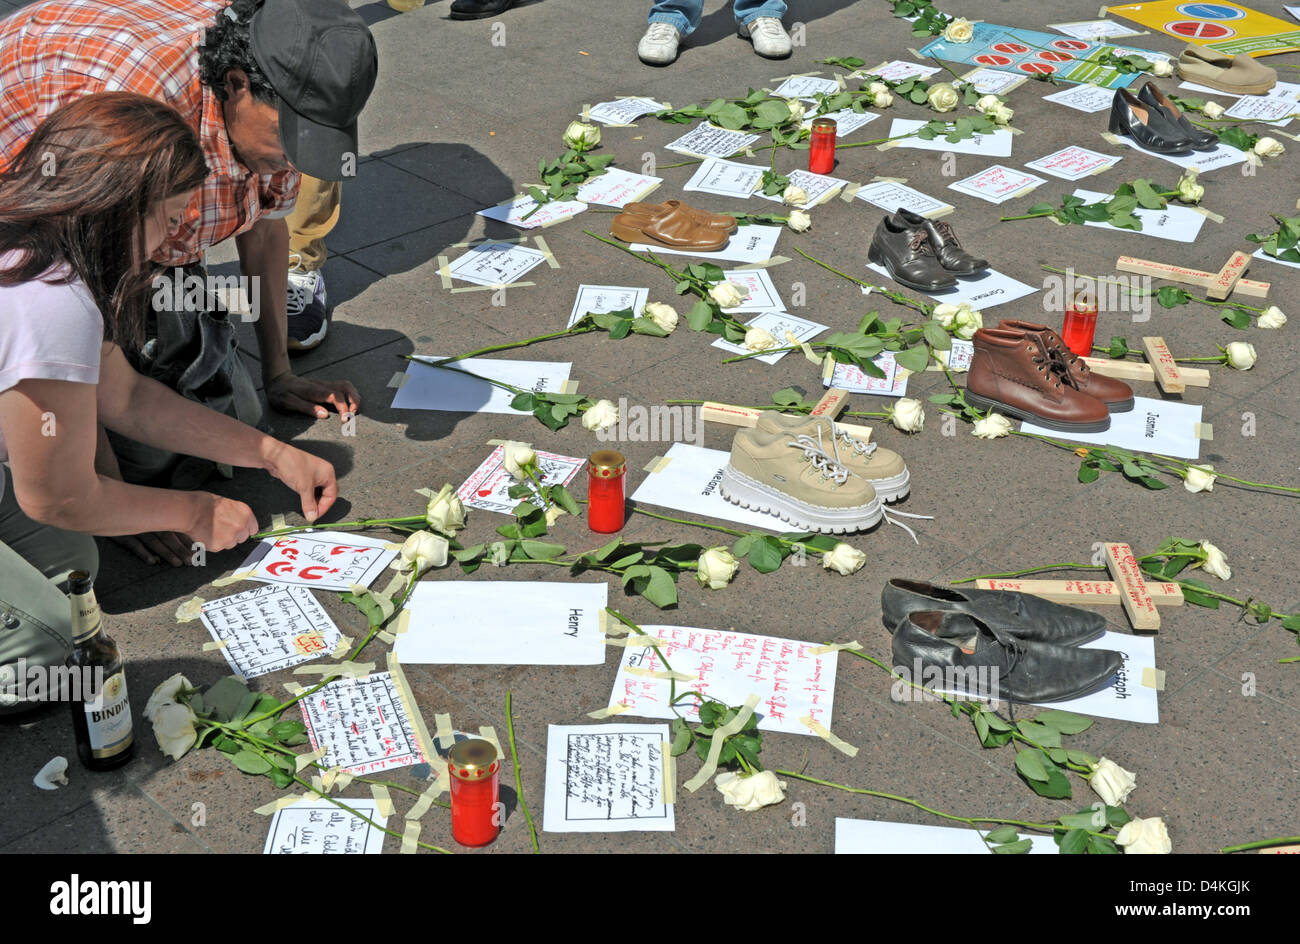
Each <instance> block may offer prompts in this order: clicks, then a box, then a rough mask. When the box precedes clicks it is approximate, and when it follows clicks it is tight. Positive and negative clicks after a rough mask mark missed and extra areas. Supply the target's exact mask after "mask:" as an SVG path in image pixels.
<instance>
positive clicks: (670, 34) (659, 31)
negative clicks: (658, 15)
mask: <svg viewBox="0 0 1300 944" xmlns="http://www.w3.org/2000/svg"><path fill="white" fill-rule="evenodd" d="M681 41H682V34H681V33H679V32H677V27H675V26H673V25H672V24H671V23H651V24H650V28H649V29H648V30H646V31H645V35H644V36H642V37H641V42H639V43H638V44H637V47H636V54H637V56H639V57H640V59H641V61H642V62H644V63H645V64H646V65H651V66H666V65H668V64H669V63H670V62H672V61H674V60H675V59H676V58H677V44H678V43H680V42H681ZM787 42H788V41H787Z"/></svg>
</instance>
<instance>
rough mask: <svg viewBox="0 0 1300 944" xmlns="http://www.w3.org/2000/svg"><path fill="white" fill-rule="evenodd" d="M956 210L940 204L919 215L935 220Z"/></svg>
mask: <svg viewBox="0 0 1300 944" xmlns="http://www.w3.org/2000/svg"><path fill="white" fill-rule="evenodd" d="M956 210H957V208H956V207H955V206H942V207H939V209H937V210H931V211H930V212H929V213H922V214H921V215H922V216H924V217H925V218H926V219H927V220H937V219H939V217H941V216H947V215H948V214H949V213H955V212H956ZM1051 219H1056V217H1051ZM1057 222H1058V223H1059V222H1060V220H1057Z"/></svg>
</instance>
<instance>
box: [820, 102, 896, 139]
mask: <svg viewBox="0 0 1300 944" xmlns="http://www.w3.org/2000/svg"><path fill="white" fill-rule="evenodd" d="M819 117H821V118H829V119H830V120H831V121H833V122H835V137H836V138H842V137H844V136H845V135H846V134H852V133H853V132H854V131H857V130H858V129H859V128H861V127H862V126H863V125H865V124H870V123H871V122H873V121H875V120H876V119H877V118H879V117H880V116H879V115H878V114H876V113H875V112H874V111H854V110H853V109H852V108H841V109H840V110H839V111H828V112H827V113H826V114H824V115H820V116H819ZM812 123H813V119H811V118H808V119H805V120H804V123H803V127H805V128H811V127H812Z"/></svg>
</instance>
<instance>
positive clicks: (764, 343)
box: [745, 328, 780, 351]
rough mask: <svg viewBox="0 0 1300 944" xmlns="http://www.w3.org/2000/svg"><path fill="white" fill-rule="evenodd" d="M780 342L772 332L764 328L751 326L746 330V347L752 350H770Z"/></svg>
mask: <svg viewBox="0 0 1300 944" xmlns="http://www.w3.org/2000/svg"><path fill="white" fill-rule="evenodd" d="M779 343H780V342H779V341H777V339H776V338H774V337H772V334H771V332H769V331H764V330H763V329H762V328H750V329H749V330H748V331H746V332H745V348H746V349H747V350H750V351H770V350H772V348H774V347H777V346H778V345H779Z"/></svg>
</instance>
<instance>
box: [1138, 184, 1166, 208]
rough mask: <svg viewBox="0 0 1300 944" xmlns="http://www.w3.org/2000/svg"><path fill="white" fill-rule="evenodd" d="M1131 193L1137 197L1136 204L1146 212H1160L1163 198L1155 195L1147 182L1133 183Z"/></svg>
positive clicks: (1163, 202) (1162, 206) (1163, 204)
mask: <svg viewBox="0 0 1300 944" xmlns="http://www.w3.org/2000/svg"><path fill="white" fill-rule="evenodd" d="M1133 192H1134V193H1135V194H1136V195H1137V199H1138V203H1140V204H1142V206H1144V207H1146V208H1147V209H1148V210H1161V209H1164V206H1165V198H1164V197H1162V196H1160V194H1158V193H1156V192H1155V190H1153V189H1152V188H1151V181H1149V180H1135V181H1133Z"/></svg>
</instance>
